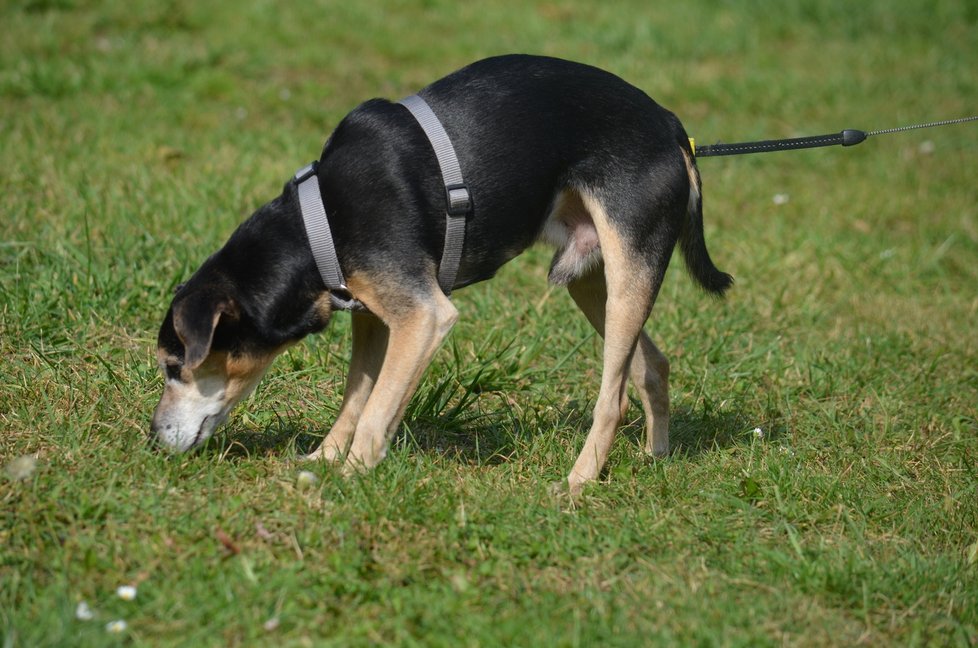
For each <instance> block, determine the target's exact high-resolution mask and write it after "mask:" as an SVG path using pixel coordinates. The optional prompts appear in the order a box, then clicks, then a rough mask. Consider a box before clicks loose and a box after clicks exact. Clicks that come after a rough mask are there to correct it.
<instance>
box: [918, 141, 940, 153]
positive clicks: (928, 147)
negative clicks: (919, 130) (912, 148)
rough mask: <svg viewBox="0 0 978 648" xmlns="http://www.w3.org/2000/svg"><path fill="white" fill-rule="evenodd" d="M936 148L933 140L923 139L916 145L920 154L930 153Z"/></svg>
mask: <svg viewBox="0 0 978 648" xmlns="http://www.w3.org/2000/svg"><path fill="white" fill-rule="evenodd" d="M936 148H937V147H936V146H934V142H932V141H931V140H924V141H923V142H921V143H920V146H918V147H917V150H918V151H920V153H921V155H932V154H933V153H934V151H935V150H936Z"/></svg>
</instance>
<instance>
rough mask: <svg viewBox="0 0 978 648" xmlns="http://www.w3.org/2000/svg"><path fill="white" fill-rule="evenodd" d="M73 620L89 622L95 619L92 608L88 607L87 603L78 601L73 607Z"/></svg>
mask: <svg viewBox="0 0 978 648" xmlns="http://www.w3.org/2000/svg"><path fill="white" fill-rule="evenodd" d="M75 618H76V619H78V620H79V621H91V620H92V619H94V618H95V613H94V612H92V608H90V607H88V603H86V602H85V601H79V602H78V605H77V606H76V607H75Z"/></svg>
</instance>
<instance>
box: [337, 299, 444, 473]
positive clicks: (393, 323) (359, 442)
mask: <svg viewBox="0 0 978 648" xmlns="http://www.w3.org/2000/svg"><path fill="white" fill-rule="evenodd" d="M384 315H385V314H384V313H381V316H382V317H383V316H384ZM386 315H387V317H385V319H386V320H387V324H388V326H389V328H390V333H389V338H388V344H387V352H386V354H385V356H384V361H383V366H382V367H381V369H380V374H379V375H378V377H377V381H376V383H375V384H374V388H373V390H372V391H371V392H370V396H369V397H368V398H367V402H366V404H365V406H364V408H363V412H362V414H361V415H360V418H359V420H358V421H357V424H356V431H355V433H354V435H353V443H352V444H351V446H350V452H349V454H348V455H347V458H346V463H345V465H344V470H345V471H346V472H353V471H355V470H360V469H365V468H372V467H374V466H375V465H377V464H378V463H379V462H380V461H381V460H382V459H383V458H384V456H385V455H386V454H387V447H388V445H389V443H390V440H391V437H392V436H393V434H394V431H395V430H396V429H397V425H398V423H400V421H401V417H402V416H403V415H404V410H405V408H406V407H407V404H408V401H409V400H410V399H411V396H413V395H414V391H415V390H416V389H417V386H418V383H419V382H420V380H421V376H422V374H423V373H424V370H425V369H426V368H427V367H428V364H429V363H430V362H431V358H432V356H434V354H435V351H437V350H438V347H439V346H440V345H441V343H442V341H444V339H445V337H446V336H447V335H448V332H449V331H450V330H451V328H452V325H453V324H455V321H456V320H457V319H458V311H457V310H455V307H454V306H453V305H452V302H451V301H449V299H448V298H447V297H446V296H445V295H444V294H443V293H442V292H441V290H440V289H439V288H438V287H437V286H432V292H431V293H430V295H429V296H428V298H427V300H426V301H424V302H420V303H416V304H412V305H411V307H410V308H404V307H403V306H402V307H399V308H398V309H397V310H396V311H395V312H389V313H387V314H386Z"/></svg>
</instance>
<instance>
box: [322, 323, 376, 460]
mask: <svg viewBox="0 0 978 648" xmlns="http://www.w3.org/2000/svg"><path fill="white" fill-rule="evenodd" d="M351 328H352V331H353V352H352V354H351V355H350V369H349V371H348V372H347V377H346V389H345V390H344V392H343V404H342V405H340V412H339V414H338V415H337V416H336V421H335V422H334V423H333V427H331V428H330V430H329V434H327V435H326V438H325V439H323V442H322V443H321V444H320V445H319V447H318V448H316V450H315V451H314V452H313V453H312V454H309V455H306V457H305V459H324V460H326V461H341V460H342V459H343V456H344V455H345V454H346V451H347V449H348V448H349V447H350V442H351V441H352V440H353V433H354V431H355V430H356V427H357V421H359V420H360V415H361V414H362V413H363V408H364V407H365V406H366V404H367V398H368V397H369V396H370V392H371V391H373V388H374V383H376V381H377V376H378V374H379V373H380V367H381V366H382V365H383V363H384V354H385V353H386V352H387V326H386V325H385V324H384V323H383V322H382V321H380V319H379V318H378V317H377V316H375V315H374V314H372V313H365V312H356V311H355V312H354V313H353V314H352V327H351Z"/></svg>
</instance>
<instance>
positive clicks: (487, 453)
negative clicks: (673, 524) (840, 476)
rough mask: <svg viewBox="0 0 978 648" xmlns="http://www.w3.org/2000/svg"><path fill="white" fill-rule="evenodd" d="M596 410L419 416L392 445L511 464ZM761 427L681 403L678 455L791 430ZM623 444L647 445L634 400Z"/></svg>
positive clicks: (275, 430) (238, 450)
mask: <svg viewBox="0 0 978 648" xmlns="http://www.w3.org/2000/svg"><path fill="white" fill-rule="evenodd" d="M590 406H591V404H590V403H579V402H576V401H575V402H571V403H568V404H566V405H564V406H563V407H562V408H561V409H560V410H559V411H557V410H554V408H545V409H546V411H547V413H545V414H541V415H539V416H530V417H517V416H513V415H512V413H511V412H508V411H506V410H505V409H500V410H497V411H491V412H488V413H485V412H484V413H482V414H480V415H479V416H477V417H473V418H470V419H467V420H460V419H459V418H458V417H453V416H435V417H430V416H416V417H412V418H408V419H405V421H404V423H403V424H402V425H401V426H400V428H399V430H398V432H397V434H396V435H395V437H394V439H393V440H392V445H393V447H394V448H396V449H402V450H407V451H409V452H411V451H414V452H421V453H430V454H434V455H439V456H442V457H446V458H449V459H453V460H455V461H458V462H460V463H466V464H475V465H495V464H501V463H508V462H509V461H511V460H512V459H513V458H514V457H518V456H520V454H522V453H521V449H522V448H526V447H528V446H532V445H533V444H534V443H536V442H537V441H538V439H537V437H539V436H540V435H541V434H545V433H544V432H542V430H547V429H550V430H556V432H554V433H555V434H562V433H563V432H561V430H578V432H575V433H574V434H577V435H579V436H580V439H579V440H580V442H581V443H583V441H584V437H585V436H586V435H587V430H588V429H589V427H590V424H591V409H590ZM757 427H758V425H757V424H756V421H751V420H750V419H749V418H748V416H747V415H746V414H745V413H743V412H741V411H739V410H736V409H723V410H722V411H718V410H716V409H714V408H712V407H710V406H709V405H708V404H703V403H698V404H696V406H694V407H689V406H683V405H682V404H680V405H678V406H677V407H675V408H674V409H673V412H672V416H671V418H670V429H669V442H670V453H669V454H670V455H671V456H681V457H684V458H686V459H696V458H697V457H700V456H701V455H704V454H708V453H711V452H714V451H716V450H722V449H727V448H730V447H734V446H738V445H750V443H752V442H753V441H754V440H756V439H757V437H758V434H761V435H763V438H764V439H765V440H766V441H772V440H776V439H777V438H778V437H779V436H781V435H783V434H784V429H783V426H780V425H778V424H774V425H770V424H769V425H767V426H765V427H764V428H763V430H762V431H761V432H760V433H758V432H756V431H755V430H756V428H757ZM324 436H325V433H324V432H323V431H321V430H315V431H314V430H313V429H310V428H308V427H307V426H306V425H304V424H302V423H300V422H297V421H296V422H293V421H290V420H287V419H280V420H278V421H277V422H275V423H274V424H271V425H266V426H264V427H263V428H260V427H248V426H233V427H232V428H231V429H229V430H227V431H226V432H225V433H224V434H222V435H220V436H219V437H218V438H217V439H216V441H217V442H216V443H210V444H208V447H209V448H208V450H205V452H208V451H209V452H214V453H218V454H220V455H222V457H223V458H224V459H225V460H232V461H234V460H240V459H245V458H251V457H256V456H269V455H281V454H282V453H283V449H287V448H291V449H292V450H293V451H294V453H295V455H296V456H303V455H306V454H308V453H310V452H312V451H313V450H315V449H316V448H317V447H318V446H319V444H320V443H321V442H322V440H323V437H324ZM622 440H624V441H626V442H628V443H631V444H633V445H635V446H637V447H638V448H641V447H643V446H644V443H645V418H644V416H642V415H641V411H640V407H639V406H638V404H637V402H633V403H632V406H631V407H630V408H629V411H628V415H627V416H626V418H625V421H624V423H623V425H622V427H621V428H620V429H619V442H621V441H622Z"/></svg>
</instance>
